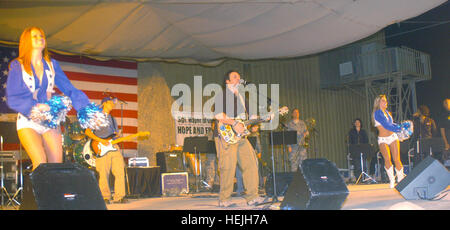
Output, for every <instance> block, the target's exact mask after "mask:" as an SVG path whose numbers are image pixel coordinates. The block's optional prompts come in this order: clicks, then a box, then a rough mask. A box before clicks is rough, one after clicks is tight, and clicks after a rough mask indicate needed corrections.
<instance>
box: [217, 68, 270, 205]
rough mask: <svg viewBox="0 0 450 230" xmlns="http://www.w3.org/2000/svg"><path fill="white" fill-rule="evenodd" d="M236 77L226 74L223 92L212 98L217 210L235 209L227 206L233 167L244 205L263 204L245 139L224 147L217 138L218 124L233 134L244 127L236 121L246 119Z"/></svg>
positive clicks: (252, 153)
mask: <svg viewBox="0 0 450 230" xmlns="http://www.w3.org/2000/svg"><path fill="white" fill-rule="evenodd" d="M240 79H241V77H240V74H239V73H238V72H237V71H229V72H228V73H227V74H226V75H225V76H224V83H225V84H226V85H225V89H224V90H223V93H222V95H221V96H218V95H216V97H215V112H214V114H215V119H216V121H217V122H218V125H216V128H215V130H214V141H215V144H216V149H217V155H218V158H219V164H218V166H219V171H220V192H219V206H220V207H231V206H235V204H234V203H232V202H231V194H232V192H233V186H234V178H235V173H236V167H239V168H240V170H241V171H242V178H243V181H244V187H245V190H246V191H245V196H244V198H245V199H246V201H247V204H248V205H257V204H259V203H261V202H263V199H261V197H259V195H258V160H257V158H256V153H255V150H254V149H253V147H252V145H251V144H250V142H249V141H248V140H247V138H242V139H240V140H239V141H238V142H237V143H235V144H230V143H227V142H226V141H225V140H224V138H223V137H222V136H220V134H219V132H218V129H220V128H221V127H220V124H225V125H230V126H232V127H233V129H234V130H235V131H236V132H237V133H242V132H243V130H244V129H245V127H244V125H243V124H241V123H239V122H237V120H236V119H238V118H240V119H247V118H248V112H247V109H246V108H247V106H246V104H247V103H246V102H245V100H244V97H243V96H242V95H241V94H240V93H239V90H238V87H239V85H240Z"/></svg>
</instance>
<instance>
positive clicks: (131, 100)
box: [52, 54, 138, 157]
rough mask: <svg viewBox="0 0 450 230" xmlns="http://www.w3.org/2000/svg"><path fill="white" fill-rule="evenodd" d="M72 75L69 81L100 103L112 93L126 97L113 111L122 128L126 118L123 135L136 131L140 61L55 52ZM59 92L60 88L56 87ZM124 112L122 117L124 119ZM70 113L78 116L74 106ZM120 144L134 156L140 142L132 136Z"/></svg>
mask: <svg viewBox="0 0 450 230" xmlns="http://www.w3.org/2000/svg"><path fill="white" fill-rule="evenodd" d="M52 58H54V59H55V60H57V61H58V62H59V64H60V66H61V68H62V70H63V71H64V73H65V74H66V75H67V77H68V78H69V80H70V82H71V83H72V84H73V85H74V86H75V87H76V88H77V89H80V90H82V91H83V92H84V93H86V95H87V96H88V97H89V99H90V100H91V101H92V102H95V103H97V104H100V102H101V100H102V99H103V98H104V97H105V96H106V93H109V94H111V95H113V96H115V97H117V98H119V99H121V100H123V101H125V102H126V104H125V103H124V104H123V112H122V110H121V104H120V103H117V104H116V107H115V108H114V109H113V110H112V112H111V114H112V115H113V116H114V117H115V118H116V120H117V123H118V126H119V129H120V128H121V127H122V122H123V135H124V136H128V135H131V134H135V133H137V126H138V122H137V121H138V96H137V91H138V86H137V63H136V62H127V61H116V60H113V61H96V60H92V59H88V58H83V57H76V56H61V55H57V54H53V55H52ZM57 92H58V93H60V91H58V90H57ZM122 114H123V120H122ZM69 115H71V116H75V115H76V112H75V111H74V110H72V111H70V112H69ZM122 143H123V144H121V145H119V146H120V147H122V148H123V150H124V155H125V156H126V157H134V156H135V155H136V153H137V142H135V141H133V140H131V141H128V142H122Z"/></svg>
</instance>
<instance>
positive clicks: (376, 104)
mask: <svg viewBox="0 0 450 230" xmlns="http://www.w3.org/2000/svg"><path fill="white" fill-rule="evenodd" d="M383 97H384V99H386V100H387V98H386V95H384V94H380V95H378V96H377V97H376V98H375V101H374V102H373V109H372V122H373V123H374V124H375V111H377V110H379V109H380V101H381V99H382V98H383Z"/></svg>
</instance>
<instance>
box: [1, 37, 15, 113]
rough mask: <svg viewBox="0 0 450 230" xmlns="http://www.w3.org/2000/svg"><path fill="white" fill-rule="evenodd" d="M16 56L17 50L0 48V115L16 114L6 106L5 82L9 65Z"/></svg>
mask: <svg viewBox="0 0 450 230" xmlns="http://www.w3.org/2000/svg"><path fill="white" fill-rule="evenodd" d="M18 54H19V51H18V49H17V48H9V47H2V46H0V113H16V112H15V111H14V110H12V109H10V108H9V107H8V105H7V104H6V81H7V79H8V70H9V63H10V62H11V61H12V60H13V59H14V58H16V57H17V56H18Z"/></svg>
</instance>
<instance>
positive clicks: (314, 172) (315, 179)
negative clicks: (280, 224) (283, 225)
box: [280, 159, 349, 210]
mask: <svg viewBox="0 0 450 230" xmlns="http://www.w3.org/2000/svg"><path fill="white" fill-rule="evenodd" d="M348 194H349V191H348V189H347V186H346V185H345V182H344V179H343V178H342V176H341V175H340V174H339V170H338V169H337V167H336V165H335V164H334V163H332V162H330V161H328V160H326V159H307V160H304V161H303V162H302V165H301V167H300V168H299V170H298V171H297V172H295V173H294V176H293V178H292V182H291V184H290V185H289V188H288V190H287V191H286V195H285V196H284V199H283V202H281V206H280V208H281V209H284V210H338V209H341V207H342V204H343V203H344V201H345V199H346V198H347V196H348Z"/></svg>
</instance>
